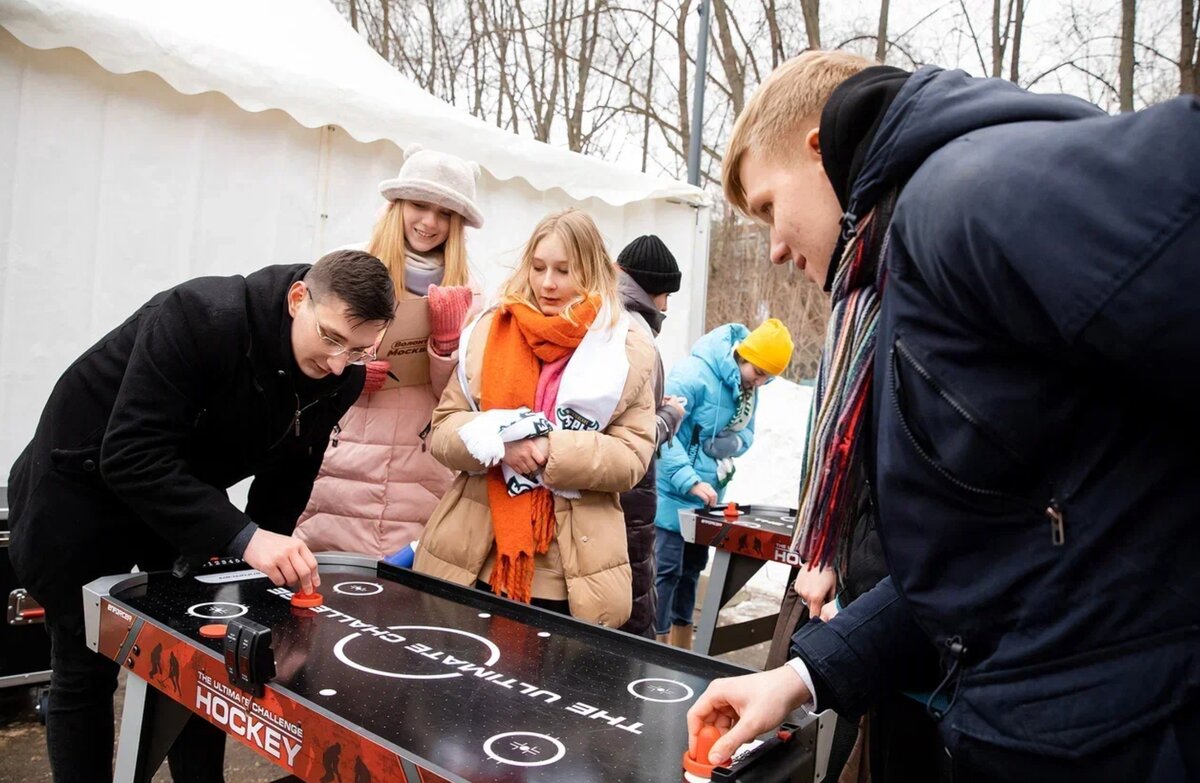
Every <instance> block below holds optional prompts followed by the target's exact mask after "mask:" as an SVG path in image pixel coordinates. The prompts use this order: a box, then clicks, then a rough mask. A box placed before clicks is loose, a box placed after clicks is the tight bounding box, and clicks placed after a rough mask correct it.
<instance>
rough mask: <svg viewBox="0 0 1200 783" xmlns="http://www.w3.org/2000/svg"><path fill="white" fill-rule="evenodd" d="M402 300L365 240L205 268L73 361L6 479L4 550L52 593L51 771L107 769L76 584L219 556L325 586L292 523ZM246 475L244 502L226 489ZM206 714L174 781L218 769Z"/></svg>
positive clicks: (44, 594)
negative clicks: (214, 271) (321, 253)
mask: <svg viewBox="0 0 1200 783" xmlns="http://www.w3.org/2000/svg"><path fill="white" fill-rule="evenodd" d="M393 309H394V293H393V288H392V283H391V280H390V278H389V276H388V273H387V269H386V268H385V267H384V266H383V264H382V263H380V261H379V260H378V259H376V258H375V257H374V256H371V255H368V254H367V253H363V252H359V251H339V252H336V253H331V254H329V255H327V256H325V257H323V258H322V259H320V260H319V261H318V262H317V263H316V264H315V265H312V266H309V265H307V264H301V265H295V266H272V267H267V268H265V269H262V270H260V271H258V272H255V273H253V274H251V275H248V276H246V277H241V276H233V277H206V278H199V279H196V280H191V281H189V282H186V283H183V284H182V285H179V286H177V287H175V288H172V289H170V290H168V291H164V292H162V293H160V294H158V295H156V296H155V297H154V298H152V299H151V300H150V301H149V302H147V303H146V304H145V305H143V306H142V307H141V308H140V309H139V310H138V311H137V312H135V313H134V314H133V315H132V316H130V318H129V319H128V320H126V321H125V322H124V323H123V324H121V325H120V326H118V327H117V328H116V329H114V330H113V331H112V332H110V333H108V334H107V335H105V336H104V337H103V338H102V339H101V340H100V341H99V342H98V343H96V344H95V345H94V346H92V347H91V348H89V349H88V350H87V351H86V352H85V353H84V354H83V355H82V356H81V357H79V358H78V359H77V360H75V362H74V363H72V364H71V366H70V367H68V368H67V370H66V372H65V373H63V375H62V377H61V378H60V379H59V381H58V383H57V384H56V385H55V387H54V390H53V391H52V392H51V394H50V399H49V401H48V402H47V403H46V407H45V410H44V411H43V413H42V417H41V419H40V421H39V422H38V427H37V430H36V432H35V434H34V437H33V440H32V441H31V442H30V444H29V445H28V446H27V447H26V448H25V450H24V451H23V452H22V453H21V455H20V456H19V457H18V458H17V461H16V462H15V463H14V465H13V468H12V473H11V475H10V477H9V501H10V507H11V512H10V523H9V524H10V526H11V530H12V545H11V549H10V557H11V558H12V561H13V566H14V568H15V570H16V572H17V575H18V576H19V578H20V579H21V582H22V584H23V585H25V586H26V587H27V588H28V590H29V592H30V593H31V594H32V595H33V596H34V597H35V598H36V599H37V600H38V601H39V602H40V603H41V604H42V605H43V606H44V607H45V608H46V627H47V630H48V632H49V634H50V643H51V668H52V671H53V673H52V677H51V683H50V700H49V708H48V710H47V715H46V727H47V744H48V745H49V750H50V764H51V767H52V769H53V772H54V778H55V780H56V781H59V782H60V783H61V782H62V781H76V780H79V781H98V780H107V779H109V778H110V777H111V762H112V743H113V736H112V727H113V706H112V694H113V691H114V690H115V688H116V684H117V673H118V671H119V667H118V665H117V664H116V663H114V662H112V661H109V660H107V659H105V658H103V657H101V656H99V655H96V654H95V653H92V652H91V651H90V650H88V649H87V647H86V644H85V641H84V625H83V606H82V599H81V590H80V589H81V586H82V585H84V584H86V583H88V582H90V581H91V580H93V579H96V578H97V577H100V576H104V575H106V574H113V573H119V572H122V571H128V570H130V569H131V568H133V567H134V566H135V565H136V566H137V567H138V568H139V569H141V570H153V569H161V568H164V567H170V566H171V565H172V563H173V562H174V563H175V565H176V570H177V572H184V571H186V570H188V569H189V568H190V567H193V566H196V565H198V564H200V563H202V562H204V561H205V560H206V559H208V558H209V557H212V556H217V555H223V556H231V557H241V558H243V559H244V560H245V561H246V563H247V564H249V565H250V566H253V567H254V568H257V569H259V570H260V571H262V572H263V573H265V574H267V575H268V576H269V577H270V578H271V580H272V581H273V582H274V583H275V584H277V585H283V584H289V585H294V586H299V587H300V588H302V589H305V590H307V589H311V588H313V587H316V586H317V585H318V584H319V581H320V580H319V578H318V576H317V571H316V561H315V560H314V558H313V556H312V553H311V552H309V550H308V548H307V547H306V546H305V545H304V544H303V543H302V542H300V541H299V540H297V539H294V538H292V537H291V535H290V534H291V532H292V528H293V526H294V525H295V522H296V518H297V517H298V516H299V514H300V512H301V511H302V510H303V509H304V505H305V503H306V502H307V501H308V496H309V493H310V491H311V490H312V484H313V480H314V478H315V477H316V475H317V469H318V468H319V467H320V464H321V458H322V455H324V453H325V446H326V442H327V441H328V438H329V433H330V431H331V430H332V428H333V425H334V424H336V423H337V421H338V420H339V419H340V418H341V416H342V415H343V414H344V413H345V412H346V410H347V409H348V408H349V407H350V405H351V404H352V403H353V402H354V400H355V399H356V398H357V397H358V395H359V392H360V391H361V389H362V385H363V379H364V371H363V369H362V368H361V366H360V365H362V364H363V363H364V362H365V361H367V360H369V359H371V358H373V356H372V346H373V345H374V344H375V342H376V339H377V338H378V336H379V334H380V332H381V331H382V330H383V329H384V328H385V327H386V325H387V322H388V320H389V319H390V318H391V316H392V312H393ZM250 476H253V477H254V481H253V483H252V484H251V487H250V493H249V502H248V503H247V507H246V511H245V512H242V511H240V510H239V509H237V508H236V507H235V506H234V505H233V504H232V503H230V501H229V499H228V497H227V495H226V490H227V489H228V488H229V487H231V486H233V485H234V484H236V483H237V482H239V481H241V480H242V479H245V478H247V477H250ZM197 721H198V719H196V720H194V721H193V724H194V725H193V726H190V727H189V730H188V731H187V732H186V734H187V736H188V737H189V739H188V741H186V742H180V743H177V749H176V750H173V752H172V757H171V767H172V773H173V774H174V776H175V779H176V780H181V779H184V778H189V779H204V778H205V777H207V778H208V779H212V778H215V779H219V776H220V766H219V765H220V764H221V761H222V756H223V754H222V753H220V752H219V750H220V748H222V747H223V742H222V740H223V737H222V736H220V735H219V733H217V734H215V735H214V734H213V732H215V731H216V730H215V729H211V727H207V726H206V725H205V724H203V722H202V721H199V722H197ZM205 729H207V731H205ZM200 745H205V746H206V747H205V750H204V752H197V749H198V747H199V746H200ZM184 758H186V759H187V761H184V760H183V759H184ZM198 760H200V761H202V763H196V762H197V761H198Z"/></svg>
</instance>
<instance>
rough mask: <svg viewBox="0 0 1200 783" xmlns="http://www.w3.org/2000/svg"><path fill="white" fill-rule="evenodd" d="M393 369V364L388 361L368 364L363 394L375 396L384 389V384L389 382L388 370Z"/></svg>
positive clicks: (381, 360) (378, 360)
mask: <svg viewBox="0 0 1200 783" xmlns="http://www.w3.org/2000/svg"><path fill="white" fill-rule="evenodd" d="M391 368H392V365H391V363H390V362H388V361H387V360H386V359H376V360H375V361H373V362H367V380H366V381H365V382H364V383H363V390H362V393H363V394H373V393H375V392H377V391H379V390H380V389H382V388H383V382H384V381H386V380H387V374H388V370H390V369H391Z"/></svg>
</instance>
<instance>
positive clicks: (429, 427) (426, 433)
mask: <svg viewBox="0 0 1200 783" xmlns="http://www.w3.org/2000/svg"><path fill="white" fill-rule="evenodd" d="M432 429H433V419H430V420H429V423H428V424H426V425H425V429H423V430H421V433H420V434H419V435H417V437H418V438H420V439H421V451H425V446H426V445H427V444H426V441H425V439H426V438H428V437H429V433H430V431H431V430H432Z"/></svg>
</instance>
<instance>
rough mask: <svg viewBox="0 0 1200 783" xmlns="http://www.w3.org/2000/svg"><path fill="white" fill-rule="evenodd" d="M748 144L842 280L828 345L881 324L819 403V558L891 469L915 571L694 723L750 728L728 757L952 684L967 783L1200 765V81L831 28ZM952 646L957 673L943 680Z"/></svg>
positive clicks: (1198, 773)
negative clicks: (1099, 93)
mask: <svg viewBox="0 0 1200 783" xmlns="http://www.w3.org/2000/svg"><path fill="white" fill-rule="evenodd" d="M724 167H725V169H724V185H725V190H726V194H727V196H728V198H729V200H730V201H731V203H733V204H734V205H735V206H737V207H738V208H739V209H740V210H742V211H743V212H744V213H746V214H748V215H750V216H752V217H754V218H757V219H758V220H760V221H761V222H763V223H764V224H766V225H768V226H769V227H770V229H771V240H772V260H773V261H775V262H776V263H781V264H782V263H795V264H796V265H797V266H798V267H800V268H802V269H804V271H805V272H806V274H807V275H808V276H809V277H810V278H812V279H813V280H814V281H816V282H817V283H818V284H824V285H825V286H826V288H827V290H831V292H832V298H833V304H834V313H833V318H832V320H831V329H834V330H835V332H836V333H837V334H838V335H839V336H840V337H841V338H842V339H841V340H840V341H835V342H837V344H836V345H834V344H831V345H829V346H827V348H826V353H827V355H826V357H825V359H823V361H827V360H830V359H832V358H838V357H839V356H840V354H839V353H838V352H839V351H840V350H842V349H841V348H839V345H854V346H856V347H860V348H864V349H866V350H865V354H864V356H865V358H864V359H863V360H862V361H861V362H859V363H857V364H856V362H857V361H858V360H857V359H856V358H855V357H854V356H850V357H848V358H847V361H846V362H845V363H844V366H846V367H849V368H850V369H849V371H847V372H844V375H845V377H840V376H839V374H838V372H831V375H830V377H829V378H827V379H826V387H827V389H828V391H827V393H826V394H825V395H824V399H821V400H817V401H815V402H814V404H816V405H818V406H822V405H824V406H826V407H825V408H819V411H820V413H821V414H822V415H821V419H822V420H826V421H836V422H838V426H837V428H831V429H834V430H835V435H836V437H833V438H828V439H825V440H823V438H825V436H824V435H821V436H818V435H816V434H814V436H813V437H815V438H816V441H815V442H814V445H813V447H812V449H811V450H810V455H809V460H808V466H809V468H808V469H809V470H810V471H812V470H813V466H814V465H816V466H818V467H825V468H829V467H832V468H834V469H833V470H828V471H825V472H824V473H821V472H817V473H814V474H812V475H815V476H816V478H815V479H814V480H813V484H814V489H813V490H812V492H811V493H810V489H809V487H808V485H807V484H806V487H805V493H804V496H802V504H803V506H804V508H803V512H802V513H803V515H804V518H803V519H802V520H800V521H801V522H802V523H804V524H805V526H806V527H805V528H804V530H805V535H804V536H803V538H802V539H800V541H799V543H800V544H801V545H802V547H803V550H802V554H803V555H804V557H805V558H806V560H807V562H810V563H813V564H814V565H830V564H832V565H834V566H837V565H838V558H837V554H836V552H833V551H831V550H830V548H829V542H830V541H836V540H837V537H836V531H837V530H838V529H839V528H838V525H839V524H840V522H841V521H842V520H843V519H844V516H843V515H844V514H845V513H848V511H850V510H852V507H853V502H854V501H855V500H856V499H858V498H860V497H862V496H868V495H869V496H871V497H872V498H873V500H874V502H875V504H876V506H877V508H878V514H879V520H878V529H879V534H880V536H881V539H882V541H883V545H884V549H885V553H886V556H887V561H888V565H889V571H890V574H891V576H890V577H889V578H886V579H884V580H883V581H882V582H881V583H880V584H879V585H878V586H877V587H876V588H875V589H874V590H872V591H870V592H868V593H867V594H865V595H863V596H861V597H860V598H859V599H858V600H856V601H855V602H854V603H852V604H850V605H849V606H848V607H847V608H846V609H844V610H843V611H842V612H841V613H840V614H838V615H837V616H836V617H835V618H833V619H832V620H831V621H830V622H828V623H822V622H820V621H816V620H814V621H810V622H809V623H808V624H807V625H805V626H803V627H802V628H801V629H800V630H799V631H798V632H797V633H796V635H795V637H794V638H793V646H792V652H793V654H794V656H795V659H794V660H792V661H789V663H788V665H786V666H784V667H781V668H779V669H776V670H772V671H768V672H764V673H762V674H756V675H750V676H748V677H743V678H734V679H731V680H722V681H718V682H716V683H714V684H713V685H712V687H710V688H709V690H708V691H707V692H706V693H705V694H704V696H702V697H701V699H700V700H699V701H698V702H697V703H696V705H694V707H693V708H692V710H691V711H690V713H689V731H690V733H691V735H692V736H693V737H694V735H695V733H696V731H697V730H698V729H699V727H700V726H701V725H703V724H704V723H716V724H718V725H721V726H730V725H732V726H733V728H732V729H731V730H730V731H729V732H728V733H727V734H726V735H725V736H724V737H723V738H722V740H721V741H720V742H718V743H717V745H716V746H715V747H714V752H713V756H714V757H725V756H727V755H728V754H729V753H730V752H731V751H732V750H733V749H735V748H736V747H737V746H738V745H739V744H740V743H742V742H745V741H747V740H748V739H749V738H751V737H753V736H755V735H756V734H758V733H760V732H762V731H765V730H767V729H769V728H772V727H773V726H774V725H775V724H777V723H778V722H779V721H780V720H781V719H782V718H783V717H784V715H785V714H786V713H787V712H788V711H789V710H791V709H794V708H797V707H800V706H802V705H804V704H808V705H809V706H810V707H813V706H815V707H816V708H818V709H822V710H824V709H826V708H832V709H835V710H837V711H838V712H839V713H841V714H843V715H845V716H849V717H854V716H857V715H859V714H861V713H863V712H864V711H865V710H866V709H867V707H868V706H869V705H870V704H871V703H872V702H873V701H874V700H876V699H877V698H878V697H879V696H880V695H881V694H882V693H885V692H887V691H889V690H894V689H901V690H912V689H924V690H927V691H932V695H931V697H930V699H929V708H930V711H931V713H932V714H933V715H934V716H935V717H936V718H938V719H940V729H941V733H942V737H943V739H944V741H945V743H946V746H947V748H948V750H949V752H950V754H951V758H952V759H953V762H952V763H953V767H954V772H955V775H956V777H955V779H956V780H996V781H1000V780H1014V779H1027V780H1061V781H1072V780H1080V781H1083V780H1087V781H1107V780H1111V781H1126V780H1152V781H1177V780H1197V779H1200V743H1197V742H1196V741H1195V740H1196V738H1197V737H1200V568H1197V565H1196V564H1197V563H1198V562H1200V481H1198V480H1197V478H1196V475H1195V466H1196V465H1197V460H1196V443H1197V435H1198V433H1200V417H1198V416H1197V414H1196V408H1195V398H1196V393H1197V392H1198V391H1200V361H1197V357H1198V356H1200V299H1198V298H1197V296H1196V291H1197V290H1200V98H1197V97H1196V96H1187V97H1181V98H1177V99H1175V100H1172V101H1168V102H1165V103H1163V104H1161V105H1158V106H1155V107H1152V108H1149V109H1146V110H1144V111H1141V112H1137V113H1134V114H1123V115H1120V116H1117V117H1110V116H1108V115H1106V114H1104V113H1103V112H1101V111H1100V110H1098V109H1097V108H1095V107H1094V106H1091V105H1090V104H1087V103H1085V102H1083V101H1080V100H1077V99H1075V98H1070V97H1067V96H1061V95H1034V94H1032V93H1028V92H1026V91H1024V90H1021V89H1020V88H1018V87H1016V86H1015V85H1013V84H1011V83H1008V82H1004V81H1000V80H996V79H974V78H971V77H968V76H967V75H966V74H964V73H962V72H960V71H943V70H941V69H938V68H935V67H925V68H921V69H920V70H918V71H916V72H915V73H912V74H909V73H906V72H903V71H900V70H898V69H894V68H887V67H883V66H874V67H872V66H871V64H870V63H868V62H866V61H865V60H862V59H860V58H857V57H854V56H853V55H849V54H846V53H836V52H810V53H806V54H804V55H801V56H800V57H798V58H796V59H795V60H792V61H790V62H788V63H786V64H785V65H783V66H781V67H780V68H779V69H778V70H777V71H776V72H775V73H774V74H772V75H771V77H770V78H769V79H768V80H767V81H765V82H764V83H763V85H762V86H761V87H760V89H759V90H758V92H757V93H756V95H755V96H754V98H753V99H752V100H751V102H750V103H749V104H748V105H747V107H746V109H745V110H744V111H743V113H742V115H741V117H739V119H738V121H737V124H736V126H735V128H734V132H733V136H732V138H731V141H730V145H729V149H728V151H727V153H726V157H725V160H724ZM842 358H846V357H842ZM828 366H829V367H831V368H833V367H835V366H838V365H837V363H836V362H833V361H829V362H828ZM864 377H865V379H866V383H865V384H859V385H855V384H854V383H853V382H852V381H854V380H855V379H860V380H861V379H862V378H864ZM835 391H837V392H841V393H838V394H835V393H833V392H835ZM854 403H860V407H857V408H855V407H850V406H852V405H853V404H854ZM860 411H861V418H857V417H858V415H859V413H858V412H860ZM839 414H844V416H839ZM838 477H840V478H841V483H840V484H837V485H836V486H835V485H833V484H823V483H822V480H823V478H828V479H830V480H832V479H834V478H838ZM805 499H808V500H809V501H811V502H808V503H805V502H804V501H805ZM831 531H832V532H833V535H831V534H830V533H831ZM931 651H933V652H934V653H936V654H937V655H938V656H939V657H940V659H941V664H942V670H943V674H944V677H943V679H942V682H941V683H940V684H939V683H937V682H932V683H931V682H921V683H917V682H913V681H912V673H913V672H915V671H918V670H920V669H921V668H922V667H921V666H920V665H919V662H920V661H921V660H922V658H923V656H927V655H929V654H930V652H931ZM814 700H815V705H814V704H813V702H814Z"/></svg>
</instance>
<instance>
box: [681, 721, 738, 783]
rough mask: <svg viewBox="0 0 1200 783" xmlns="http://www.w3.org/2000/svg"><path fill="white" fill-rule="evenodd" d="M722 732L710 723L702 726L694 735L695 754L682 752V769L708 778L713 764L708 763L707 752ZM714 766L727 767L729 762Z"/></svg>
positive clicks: (705, 778)
mask: <svg viewBox="0 0 1200 783" xmlns="http://www.w3.org/2000/svg"><path fill="white" fill-rule="evenodd" d="M722 733H723V732H722V731H721V730H720V729H718V728H717V727H716V726H713V725H712V724H711V723H710V724H708V725H706V726H704V727H702V728H701V729H700V733H699V734H697V735H696V755H695V756H693V755H692V754H691V753H689V752H688V751H686V750H685V751H684V752H683V771H684V772H687V773H690V774H691V775H694V776H696V777H697V778H701V779H703V780H709V779H711V778H712V773H713V767H714V765H712V764H709V763H708V753H709V751H711V750H712V746H713V743H714V742H716V741H717V740H719V739H720V738H721V734H722ZM716 766H721V767H727V766H729V762H728V761H726V762H725V763H724V764H719V765H716Z"/></svg>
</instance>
